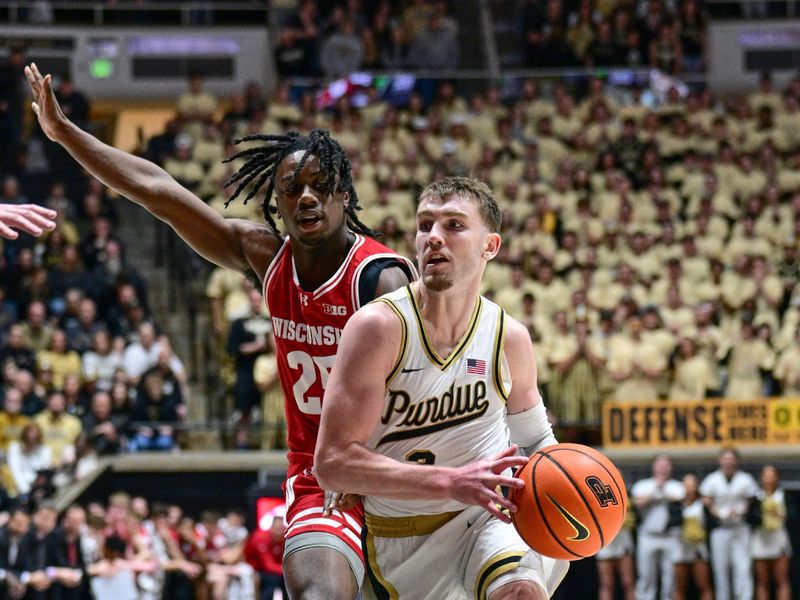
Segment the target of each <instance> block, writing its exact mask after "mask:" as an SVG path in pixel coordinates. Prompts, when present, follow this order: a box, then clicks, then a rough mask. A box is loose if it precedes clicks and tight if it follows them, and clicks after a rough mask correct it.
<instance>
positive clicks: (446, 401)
mask: <svg viewBox="0 0 800 600" xmlns="http://www.w3.org/2000/svg"><path fill="white" fill-rule="evenodd" d="M488 408H489V402H488V400H486V382H484V381H476V382H475V383H472V384H467V385H460V386H458V387H455V383H453V384H451V385H450V388H449V389H448V390H447V391H446V392H445V393H444V394H442V395H441V397H438V396H432V397H430V398H426V399H425V400H422V401H420V402H415V403H413V404H412V403H411V396H410V395H409V394H408V393H407V392H404V391H403V390H389V401H388V403H387V405H386V412H385V413H384V415H383V417H381V422H382V423H383V424H384V425H386V424H387V423H389V421H390V420H391V419H392V416H393V415H394V414H395V413H397V414H399V415H403V416H402V418H401V419H400V420H399V421H397V423H396V425H395V426H396V427H397V429H398V430H397V431H393V432H392V433H389V434H387V435H385V436H383V437H382V438H381V439H380V440H379V441H378V445H379V446H380V445H381V444H385V443H386V442H394V441H397V440H407V439H409V438H413V437H417V436H420V435H427V434H429V433H433V432H434V431H441V430H442V429H447V428H449V427H455V426H456V425H461V424H462V423H466V422H467V421H472V420H473V419H477V418H479V417H481V416H483V415H484V414H485V413H486V410H487V409H488Z"/></svg>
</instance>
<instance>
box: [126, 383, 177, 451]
mask: <svg viewBox="0 0 800 600" xmlns="http://www.w3.org/2000/svg"><path fill="white" fill-rule="evenodd" d="M177 398H180V396H178V397H177ZM177 398H176V396H174V395H173V396H172V397H171V398H170V397H168V396H167V394H166V393H165V389H164V379H163V378H162V376H161V374H160V373H158V372H157V371H151V372H149V373H148V374H147V376H146V377H143V378H142V381H141V383H140V384H139V390H138V393H137V396H136V404H135V405H134V407H133V414H132V415H131V420H132V421H133V423H132V428H133V437H132V439H131V440H130V442H129V447H130V448H131V450H172V449H173V448H174V447H175V424H176V423H177V422H178V421H179V420H180V412H181V410H182V408H181V407H182V404H179V402H178V400H177Z"/></svg>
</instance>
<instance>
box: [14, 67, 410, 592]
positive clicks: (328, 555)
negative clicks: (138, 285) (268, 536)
mask: <svg viewBox="0 0 800 600" xmlns="http://www.w3.org/2000/svg"><path fill="white" fill-rule="evenodd" d="M25 74H26V76H27V78H28V82H29V83H30V86H31V90H32V91H33V95H34V101H35V102H34V104H33V109H34V111H35V112H36V114H37V116H38V118H39V123H40V124H41V126H42V130H43V131H44V132H45V134H46V135H47V137H49V138H50V139H51V140H53V141H56V142H58V143H59V144H61V145H62V146H64V148H65V149H66V150H67V151H68V152H69V153H70V154H71V155H72V156H73V157H74V158H75V159H76V160H77V161H78V162H79V163H80V164H81V165H83V167H84V168H85V169H86V170H87V171H89V172H90V173H91V174H92V175H94V176H95V177H97V178H98V179H99V180H100V181H102V182H103V183H104V184H105V185H107V186H108V187H110V188H112V189H114V190H116V191H117V192H119V193H120V194H122V195H123V196H125V197H126V198H129V199H131V200H132V201H134V202H136V203H137V204H140V205H141V206H143V207H144V208H146V209H147V210H148V211H150V212H151V213H152V214H153V215H155V216H156V217H158V218H159V219H161V220H163V221H165V222H166V223H168V224H169V225H170V226H171V227H172V228H173V229H174V230H175V231H176V232H177V233H178V235H180V236H181V237H182V238H183V239H184V241H186V242H187V243H188V244H189V245H190V246H191V247H192V248H193V249H194V250H195V251H197V252H198V253H200V254H201V255H202V256H203V257H205V258H206V259H208V260H209V261H211V262H213V263H214V264H216V265H219V266H221V267H225V268H228V269H231V270H235V271H239V272H241V273H244V274H245V275H247V276H250V277H251V278H255V277H257V278H258V279H259V280H260V281H261V283H262V284H263V285H264V290H265V296H266V301H267V305H268V308H269V311H270V315H271V317H272V320H273V333H274V335H275V340H276V347H277V359H278V371H279V375H280V380H281V385H282V387H283V390H284V395H285V397H286V412H287V415H286V418H287V423H288V440H287V442H288V446H289V471H288V479H287V482H286V490H285V491H286V500H287V506H288V512H287V520H288V523H289V527H288V529H287V534H286V545H285V551H284V573H285V577H286V582H287V586H288V588H289V592H290V595H291V596H292V598H302V599H311V598H314V599H316V598H319V599H324V600H330V599H339V598H341V599H343V600H352V598H354V597H355V596H356V594H357V593H358V589H359V587H360V584H361V581H362V580H363V574H364V562H363V556H362V553H361V543H360V536H361V521H362V515H363V507H362V506H361V504H360V503H359V504H357V505H356V506H354V507H353V508H351V509H350V510H349V511H341V510H339V511H334V513H333V514H330V515H325V516H324V515H323V510H324V509H325V506H323V504H324V503H325V498H324V494H323V491H322V490H321V489H320V488H319V485H318V484H317V481H316V479H315V478H314V476H313V475H312V472H311V470H312V459H313V455H314V446H315V444H316V441H317V430H318V425H319V418H320V412H321V401H322V396H323V391H324V387H325V383H326V380H327V376H328V372H329V370H330V368H331V365H332V363H333V358H334V355H335V354H336V350H337V347H338V341H339V334H340V332H341V330H342V328H343V327H344V324H345V322H346V321H347V319H348V318H349V317H350V316H351V315H352V314H353V312H355V310H357V309H358V308H359V307H360V306H361V304H364V303H366V302H368V301H369V300H371V299H372V298H374V297H376V296H377V295H380V294H382V293H385V292H388V291H391V290H394V289H397V288H398V287H400V286H402V285H405V284H407V283H408V282H409V281H410V280H411V279H413V275H414V268H413V265H410V264H407V263H406V262H404V259H401V258H400V257H399V256H397V255H396V254H394V253H393V252H392V251H391V250H389V249H388V248H386V247H385V246H383V245H381V244H379V243H377V242H375V241H374V240H372V239H370V238H369V237H366V236H365V234H369V233H371V232H370V230H369V229H368V228H367V227H365V226H364V225H363V224H362V223H361V222H360V221H359V220H358V218H357V217H356V210H357V209H358V197H357V196H356V192H355V189H353V185H352V180H351V177H350V163H349V162H348V160H347V157H346V155H345V153H344V151H343V150H342V148H341V146H340V145H339V143H338V142H336V141H335V140H333V139H332V138H331V137H330V136H329V135H328V132H327V131H322V130H315V131H312V132H311V134H310V135H309V136H303V135H300V134H297V133H289V134H288V135H282V136H252V137H250V138H247V139H248V141H258V140H261V141H265V142H266V144H264V145H263V146H260V147H258V148H252V149H249V150H245V151H243V152H240V153H239V154H237V155H235V156H234V157H233V158H244V159H246V162H245V164H244V166H243V167H242V168H241V169H240V170H239V171H238V173H236V175H234V177H233V182H234V183H237V184H238V187H237V188H236V190H235V192H234V194H233V196H232V198H231V199H234V198H236V197H237V196H238V195H239V194H240V193H241V192H243V191H245V189H247V186H248V185H251V184H252V187H251V189H250V191H249V192H248V195H247V196H246V199H245V201H247V200H249V199H250V198H252V197H253V196H255V194H256V193H258V192H259V191H260V189H261V188H262V186H263V185H266V197H265V199H264V202H263V209H264V216H265V218H266V220H267V224H261V223H255V222H251V221H247V220H242V219H224V218H222V217H221V216H220V215H219V214H218V213H216V212H215V211H214V210H212V209H211V208H210V207H209V206H207V205H206V204H205V203H204V202H203V201H202V200H200V199H199V198H197V197H196V196H195V195H194V194H192V193H191V192H189V191H188V190H186V189H185V188H183V187H182V186H181V185H179V184H178V183H177V182H176V181H175V180H174V179H173V178H172V177H170V176H169V175H168V174H167V173H166V172H165V171H163V170H162V169H161V168H159V167H157V166H156V165H154V164H152V163H150V162H147V161H145V160H142V159H140V158H137V157H135V156H131V155H130V154H127V153H125V152H122V151H120V150H117V149H115V148H112V147H110V146H107V145H106V144H103V143H102V142H100V141H99V140H97V139H96V138H94V137H92V136H91V135H89V134H88V133H86V132H84V131H82V130H80V129H79V128H77V127H76V126H75V125H73V124H72V123H71V122H70V121H69V120H68V119H67V118H66V117H65V116H64V115H63V113H62V112H61V109H60V107H59V106H58V103H57V102H56V99H55V97H54V96H53V93H52V89H51V85H50V76H49V75H48V76H47V77H46V78H43V77H42V75H41V74H40V73H39V71H38V69H37V68H36V65H31V66H30V67H27V68H26V69H25ZM273 192H274V195H275V200H276V202H275V206H272V205H271V204H270V201H271V198H272V196H273ZM273 214H277V217H278V219H281V220H282V222H283V225H284V227H285V229H286V232H287V234H288V235H287V236H286V238H281V236H280V234H279V230H278V227H277V223H276V222H275V220H274V218H273Z"/></svg>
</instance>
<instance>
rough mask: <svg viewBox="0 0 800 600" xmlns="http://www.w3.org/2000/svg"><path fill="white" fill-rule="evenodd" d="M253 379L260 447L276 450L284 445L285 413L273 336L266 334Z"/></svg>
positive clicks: (254, 367) (255, 365)
mask: <svg viewBox="0 0 800 600" xmlns="http://www.w3.org/2000/svg"><path fill="white" fill-rule="evenodd" d="M253 379H254V381H255V384H256V386H258V391H259V392H261V414H262V417H261V419H262V431H263V434H262V438H261V448H262V449H264V450H278V449H281V448H285V447H286V413H285V411H284V409H283V403H284V399H283V392H282V391H281V386H280V380H279V378H278V362H277V359H276V356H275V338H274V337H273V335H272V332H270V333H268V334H267V345H266V349H265V351H264V353H263V354H261V355H260V356H259V357H258V358H257V359H256V362H255V364H254V365H253Z"/></svg>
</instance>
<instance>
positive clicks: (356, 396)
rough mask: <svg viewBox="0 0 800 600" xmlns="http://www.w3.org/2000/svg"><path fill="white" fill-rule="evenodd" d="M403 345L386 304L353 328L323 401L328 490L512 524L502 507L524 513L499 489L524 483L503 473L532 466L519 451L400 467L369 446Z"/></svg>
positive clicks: (319, 456)
mask: <svg viewBox="0 0 800 600" xmlns="http://www.w3.org/2000/svg"><path fill="white" fill-rule="evenodd" d="M400 339H401V325H400V322H399V320H398V319H397V316H396V315H395V314H394V313H393V312H392V311H391V309H390V308H389V307H388V306H386V305H385V304H383V303H381V302H376V303H372V304H369V305H367V306H365V307H364V308H362V309H361V310H359V311H358V312H357V313H356V314H355V315H354V316H353V317H352V318H351V319H350V320H349V321H348V323H347V325H346V326H345V328H344V332H343V333H342V337H341V340H340V342H339V351H338V353H337V355H336V363H335V365H334V367H333V370H332V371H331V374H330V377H329V379H328V385H327V387H326V391H325V398H324V401H323V403H322V407H323V408H322V421H321V424H320V432H319V438H318V439H317V450H316V455H315V457H314V465H315V467H314V468H315V473H316V476H317V478H318V480H319V483H320V485H321V486H322V487H323V488H325V489H334V490H347V491H348V492H350V493H354V494H360V495H364V496H384V497H389V498H397V499H405V500H419V499H430V500H443V499H454V500H458V501H460V502H463V503H465V504H476V505H478V506H482V507H485V508H486V509H487V510H488V511H489V512H491V513H492V514H494V515H495V516H497V517H498V518H500V519H502V520H504V521H508V520H509V519H508V517H506V516H505V515H503V514H502V513H501V512H500V511H499V510H498V509H497V506H496V505H497V504H499V505H500V506H502V507H505V508H508V509H509V510H512V511H513V510H516V507H514V506H513V505H512V504H511V502H509V501H508V500H507V499H506V498H504V497H503V495H502V494H500V493H498V491H497V487H498V486H503V487H520V486H521V485H522V481H521V480H519V479H516V478H514V477H509V476H506V475H504V474H503V472H504V471H505V470H506V469H508V468H509V467H516V466H522V465H524V464H525V463H526V462H527V459H525V458H523V457H520V456H517V455H516V451H517V449H516V448H509V449H508V450H507V451H504V452H501V453H499V454H497V455H495V456H491V457H487V458H486V459H484V460H481V461H478V462H475V463H472V464H469V465H466V466H464V467H458V468H451V467H437V466H427V465H417V464H414V463H406V462H400V461H397V460H394V459H392V458H389V457H387V456H384V455H382V454H380V453H378V452H376V451H375V450H372V449H371V448H369V447H368V446H367V442H368V441H369V438H370V435H371V434H372V432H373V430H374V429H375V427H376V426H377V425H378V423H379V422H380V419H381V417H382V412H383V404H384V396H385V381H386V377H387V376H388V374H389V373H390V372H391V370H392V368H393V367H394V364H395V361H396V360H397V358H398V352H399V348H400ZM366 344H368V346H367V345H366Z"/></svg>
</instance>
